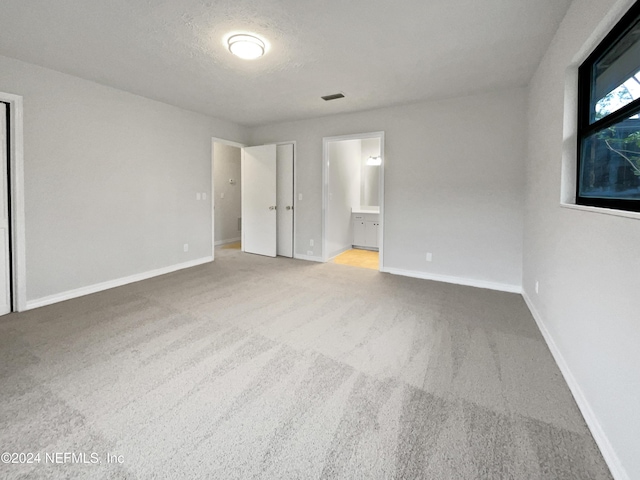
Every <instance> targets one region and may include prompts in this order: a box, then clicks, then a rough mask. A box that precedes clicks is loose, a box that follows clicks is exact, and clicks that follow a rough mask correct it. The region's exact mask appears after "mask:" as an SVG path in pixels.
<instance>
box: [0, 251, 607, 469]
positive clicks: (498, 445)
mask: <svg viewBox="0 0 640 480" xmlns="http://www.w3.org/2000/svg"><path fill="white" fill-rule="evenodd" d="M0 360H1V362H0V382H1V383H0V387H1V388H0V450H2V452H32V453H37V452H39V453H40V454H41V457H40V463H31V464H0V477H2V478H145V479H146V478H172V479H173V478H190V479H191V478H219V479H236V478H237V479H240V478H242V479H254V478H256V479H257V478H263V479H314V478H344V479H390V478H398V479H417V478H424V479H494V478H495V479H497V478H504V479H580V480H586V479H605V478H611V477H610V474H609V472H608V470H607V467H606V465H605V463H604V461H603V459H602V457H601V455H600V453H599V451H598V449H597V447H596V445H595V443H594V441H593V439H592V437H591V435H590V433H589V431H588V429H587V427H586V425H585V423H584V420H583V418H582V416H581V415H580V412H579V411H578V409H577V407H576V405H575V403H574V400H573V398H572V396H571V394H570V392H569V389H568V387H567V385H566V383H565V382H564V380H563V378H562V376H561V374H560V371H559V370H558V367H557V366H556V364H555V363H554V361H553V358H552V356H551V354H550V352H549V350H548V349H547V347H546V345H545V343H544V340H543V339H542V337H541V335H540V333H539V331H538V329H537V327H536V325H535V322H534V320H533V318H532V317H531V315H530V313H529V311H528V310H527V307H526V305H525V303H524V301H523V300H522V298H521V297H520V296H519V295H514V294H508V293H501V292H494V291H489V290H482V289H476V288H470V287H463V286H456V285H448V284H441V283H437V282H430V281H425V280H418V279H411V278H404V277H398V276H392V275H387V274H380V273H379V272H376V271H373V270H367V269H360V268H354V267H349V266H343V265H336V264H331V263H329V264H316V263H310V262H304V261H298V260H291V259H283V258H278V259H269V258H263V257H258V256H254V255H248V254H243V253H241V252H239V251H236V250H218V251H217V253H216V261H215V263H213V264H208V265H203V266H199V267H195V268H191V269H188V270H183V271H180V272H176V273H173V274H169V275H165V276H162V277H157V278H154V279H150V280H147V281H143V282H139V283H136V284H132V285H127V286H124V287H120V288H117V289H113V290H109V291H105V292H101V293H98V294H94V295H90V296H86V297H82V298H78V299H74V300H70V301H67V302H63V303H59V304H56V305H51V306H49V307H44V308H40V309H37V310H33V311H29V312H25V313H20V314H11V315H8V316H5V317H2V318H0ZM65 452H68V453H69V454H70V453H71V452H73V453H74V454H76V457H71V456H70V455H68V456H67V457H64V456H61V454H64V453H65ZM55 453H57V454H58V456H55V455H54V454H55ZM78 454H85V457H79V456H78ZM92 454H95V456H91V455H92ZM45 455H48V457H46V456H45ZM107 455H110V457H109V458H110V459H111V462H109V461H108V460H107ZM114 456H116V457H117V459H115V460H114ZM18 460H19V459H18ZM96 460H98V461H99V462H101V463H92V462H93V461H96ZM77 461H82V462H83V463H75V462H77Z"/></svg>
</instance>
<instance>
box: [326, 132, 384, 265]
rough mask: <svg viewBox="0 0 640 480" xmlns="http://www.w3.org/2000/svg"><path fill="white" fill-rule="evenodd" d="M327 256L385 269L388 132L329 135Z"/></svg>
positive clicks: (335, 259)
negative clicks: (386, 136) (386, 153)
mask: <svg viewBox="0 0 640 480" xmlns="http://www.w3.org/2000/svg"><path fill="white" fill-rule="evenodd" d="M322 214H323V215H322V216H323V222H322V226H323V228H322V258H323V261H325V262H328V261H333V262H335V263H341V264H346V265H352V266H360V267H364V268H374V269H376V270H382V268H383V264H384V263H383V262H384V250H383V249H384V132H374V133H363V134H357V135H344V136H338V137H325V138H323V209H322Z"/></svg>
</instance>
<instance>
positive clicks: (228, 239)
mask: <svg viewBox="0 0 640 480" xmlns="http://www.w3.org/2000/svg"><path fill="white" fill-rule="evenodd" d="M239 241H240V237H237V238H227V239H226V240H218V241H216V242H215V243H214V245H215V246H216V247H219V246H220V245H227V244H228V243H235V242H239Z"/></svg>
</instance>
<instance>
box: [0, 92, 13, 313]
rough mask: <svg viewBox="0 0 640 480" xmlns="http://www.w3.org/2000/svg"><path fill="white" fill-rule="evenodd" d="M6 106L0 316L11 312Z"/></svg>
mask: <svg viewBox="0 0 640 480" xmlns="http://www.w3.org/2000/svg"><path fill="white" fill-rule="evenodd" d="M7 134H8V132H7V105H6V104H5V103H0V164H1V165H0V177H2V178H0V315H5V314H7V313H9V312H11V279H10V277H9V273H10V256H9V189H8V185H7V184H8V178H7V176H8V171H7V161H8V152H7Z"/></svg>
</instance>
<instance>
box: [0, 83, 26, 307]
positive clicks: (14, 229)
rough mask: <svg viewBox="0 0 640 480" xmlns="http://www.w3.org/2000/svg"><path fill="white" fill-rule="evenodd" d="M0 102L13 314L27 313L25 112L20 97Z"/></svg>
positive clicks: (3, 98)
mask: <svg viewBox="0 0 640 480" xmlns="http://www.w3.org/2000/svg"><path fill="white" fill-rule="evenodd" d="M0 101H2V102H6V103H8V104H9V115H10V117H9V120H10V125H9V139H10V143H11V149H10V150H9V151H8V152H7V153H8V155H9V167H10V169H11V171H10V178H9V183H10V185H11V240H10V241H11V258H12V268H11V270H12V278H11V289H12V295H11V297H12V310H13V311H14V312H22V311H24V310H26V309H27V269H26V253H25V215H24V127H23V122H24V120H23V119H24V110H23V106H22V97H21V96H20V95H13V94H10V93H3V92H0Z"/></svg>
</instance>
